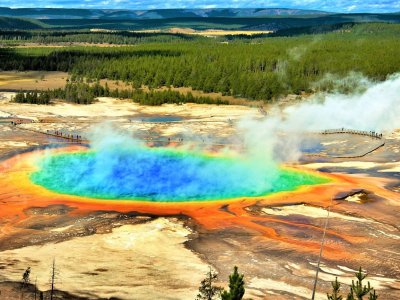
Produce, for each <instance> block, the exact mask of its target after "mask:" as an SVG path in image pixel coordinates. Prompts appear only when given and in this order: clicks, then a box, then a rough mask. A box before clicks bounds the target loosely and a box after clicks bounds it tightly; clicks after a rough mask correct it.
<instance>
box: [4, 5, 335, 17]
mask: <svg viewBox="0 0 400 300" xmlns="http://www.w3.org/2000/svg"><path fill="white" fill-rule="evenodd" d="M326 14H328V13H327V12H323V11H317V10H302V9H286V8H209V9H151V10H122V9H69V8H68V9H66V8H9V7H0V16H6V17H24V18H33V19H167V18H209V17H214V18H215V17H225V18H237V17H239V18H243V17H246V18H248V17H265V16H299V15H326Z"/></svg>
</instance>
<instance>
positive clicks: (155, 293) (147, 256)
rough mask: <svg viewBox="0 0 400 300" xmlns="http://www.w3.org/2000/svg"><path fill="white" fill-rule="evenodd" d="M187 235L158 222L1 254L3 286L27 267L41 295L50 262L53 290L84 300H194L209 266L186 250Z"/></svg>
mask: <svg viewBox="0 0 400 300" xmlns="http://www.w3.org/2000/svg"><path fill="white" fill-rule="evenodd" d="M190 233H191V232H190V230H188V229H187V228H185V227H183V225H182V224H181V223H179V222H177V221H176V220H175V221H174V220H168V219H164V218H159V219H157V220H155V221H151V222H148V223H145V224H140V225H123V226H121V227H119V228H115V229H114V230H113V231H112V232H110V233H105V234H96V235H91V236H86V237H78V238H73V239H71V240H68V241H65V242H60V243H48V244H45V245H42V246H29V247H24V248H20V249H15V250H9V251H3V252H0V260H1V262H2V263H1V264H2V266H3V267H2V271H3V272H2V274H4V275H2V276H1V277H2V278H1V280H15V281H18V280H20V278H21V274H22V273H23V270H25V269H26V268H27V266H30V267H31V268H32V273H31V276H32V278H36V276H37V282H38V287H39V289H40V290H46V289H47V288H48V280H49V278H48V274H49V272H50V265H51V258H52V257H54V258H55V259H56V268H57V274H58V276H57V288H58V289H62V290H68V291H69V292H70V293H72V294H76V295H81V296H86V297H91V298H93V297H104V298H110V297H118V298H121V299H132V295H135V299H171V300H172V299H194V297H195V296H196V292H197V284H198V283H199V282H200V281H201V280H202V278H203V276H204V275H203V274H205V273H206V272H207V271H208V265H207V264H206V263H204V262H202V260H201V259H200V258H199V257H198V256H196V255H195V254H194V253H193V252H191V251H190V250H188V249H186V248H185V246H184V242H185V241H187V240H188V235H189V234H190ZM172 266H173V267H172Z"/></svg>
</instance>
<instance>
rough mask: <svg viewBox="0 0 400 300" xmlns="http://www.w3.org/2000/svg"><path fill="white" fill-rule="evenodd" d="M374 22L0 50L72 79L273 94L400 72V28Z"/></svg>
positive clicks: (4, 61)
mask: <svg viewBox="0 0 400 300" xmlns="http://www.w3.org/2000/svg"><path fill="white" fill-rule="evenodd" d="M375 26H380V25H379V24H375ZM373 28H375V27H374V25H370V29H366V30H363V34H362V35H358V33H355V32H354V30H353V31H350V32H346V34H343V32H337V33H330V34H326V35H318V36H299V37H275V38H263V39H259V40H257V41H258V42H257V43H248V42H246V43H244V42H240V41H235V42H233V43H229V44H223V43H219V42H216V41H215V40H212V39H208V40H205V41H191V42H185V43H175V42H172V43H155V44H153V43H152V44H141V45H137V46H134V47H129V46H122V47H65V48H50V47H43V48H16V49H11V48H8V49H0V69H2V70H20V71H24V70H47V71H66V72H70V73H71V74H72V76H73V77H74V79H79V78H90V79H93V80H99V79H104V78H108V79H113V80H121V81H123V82H125V83H128V84H129V85H133V86H134V87H135V88H139V87H141V86H142V85H145V86H149V87H150V88H158V87H162V86H174V87H192V88H193V89H195V90H202V91H204V92H221V93H222V94H224V95H232V96H238V97H244V98H248V99H257V100H264V101H271V100H272V101H273V100H276V99H279V97H280V96H282V95H287V94H300V93H302V92H312V91H313V90H314V87H315V86H317V85H316V84H315V83H316V82H320V81H321V80H326V79H327V78H328V79H329V78H341V77H345V76H347V75H348V74H349V72H351V71H352V72H356V73H359V74H362V75H364V76H366V77H368V78H370V79H373V80H385V79H386V78H387V76H388V75H390V74H393V73H396V72H398V71H399V70H400V60H399V59H398V57H399V54H400V50H399V49H400V39H399V38H398V36H399V35H398V34H388V35H383V36H380V35H379V34H377V33H376V32H377V31H376V30H375V31H374V30H372V29H373ZM399 29H400V27H399ZM396 30H397V29H396ZM368 32H372V33H371V34H369V33H368ZM397 32H400V30H398V31H397ZM332 74H333V75H334V76H331V77H329V76H330V75H332ZM326 86H329V84H326ZM332 86H333V85H332Z"/></svg>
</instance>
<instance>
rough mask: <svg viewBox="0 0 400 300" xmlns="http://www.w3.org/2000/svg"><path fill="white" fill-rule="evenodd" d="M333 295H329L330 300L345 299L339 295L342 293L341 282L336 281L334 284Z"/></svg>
mask: <svg viewBox="0 0 400 300" xmlns="http://www.w3.org/2000/svg"><path fill="white" fill-rule="evenodd" d="M331 284H332V294H327V297H328V300H342V299H343V297H342V296H340V295H339V292H340V282H339V281H338V280H337V277H336V280H335V282H332V283H331Z"/></svg>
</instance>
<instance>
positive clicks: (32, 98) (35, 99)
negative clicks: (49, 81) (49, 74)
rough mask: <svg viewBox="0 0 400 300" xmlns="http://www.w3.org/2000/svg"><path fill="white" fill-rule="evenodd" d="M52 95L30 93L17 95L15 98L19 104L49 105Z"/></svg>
mask: <svg viewBox="0 0 400 300" xmlns="http://www.w3.org/2000/svg"><path fill="white" fill-rule="evenodd" d="M50 99H51V97H50V94H49V93H47V92H37V91H35V92H28V93H22V92H21V93H17V94H16V95H15V97H14V101H15V102H17V103H29V104H49V103H50Z"/></svg>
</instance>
